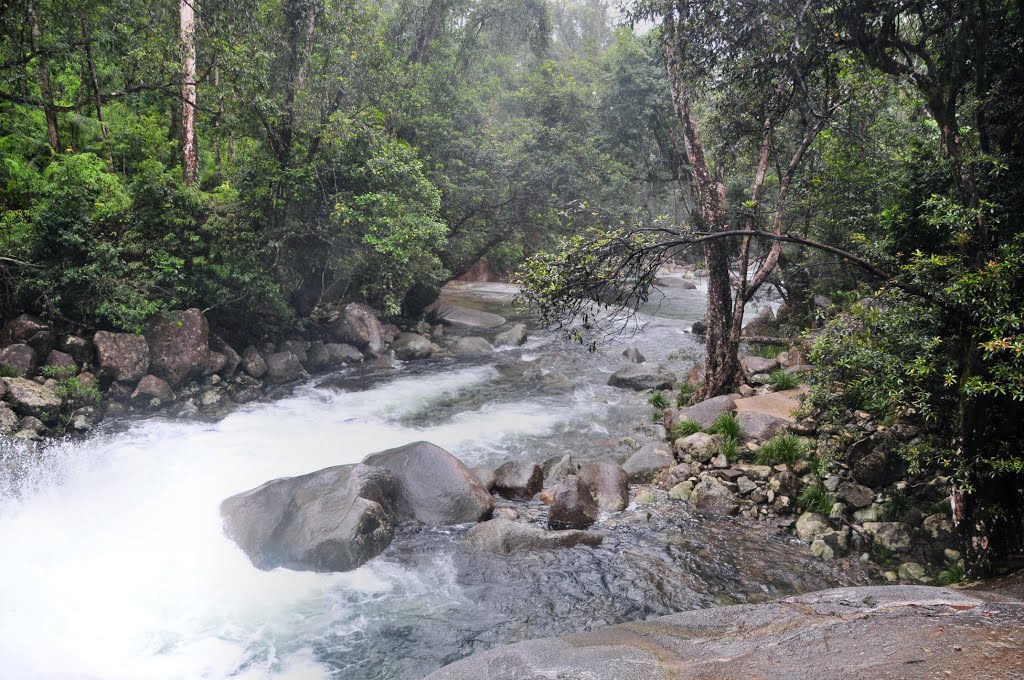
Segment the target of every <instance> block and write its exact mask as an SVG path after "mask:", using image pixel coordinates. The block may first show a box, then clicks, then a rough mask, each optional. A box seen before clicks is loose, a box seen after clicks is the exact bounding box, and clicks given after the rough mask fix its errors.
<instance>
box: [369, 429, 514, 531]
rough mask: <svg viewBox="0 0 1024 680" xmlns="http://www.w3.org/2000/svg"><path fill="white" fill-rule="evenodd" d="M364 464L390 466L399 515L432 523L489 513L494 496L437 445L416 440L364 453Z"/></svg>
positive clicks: (470, 519) (458, 521)
mask: <svg viewBox="0 0 1024 680" xmlns="http://www.w3.org/2000/svg"><path fill="white" fill-rule="evenodd" d="M363 464H365V465H373V466H376V467H382V468H386V469H387V470H389V471H390V472H391V473H392V474H394V476H395V477H396V478H397V479H398V483H399V487H400V493H399V495H398V496H397V498H396V500H397V504H396V505H395V506H394V511H395V514H396V516H397V517H398V518H399V519H415V520H416V521H417V522H422V523H424V524H429V525H431V526H441V525H446V524H463V523H465V522H479V521H481V520H483V519H486V518H487V517H490V515H491V510H493V509H494V499H492V498H491V494H490V493H488V491H487V489H485V488H484V486H483V485H482V484H481V483H480V481H479V480H478V479H477V477H476V476H475V475H474V474H473V472H472V471H471V470H470V469H469V468H467V467H466V466H465V465H463V464H462V462H461V461H460V460H459V459H458V458H456V457H455V456H453V455H452V454H450V453H448V452H447V451H445V450H444V449H442V448H441V447H439V446H434V445H433V444H431V443H429V442H416V443H415V444H407V445H405V446H400V447H398V448H395V449H389V450H387V451H381V452H380V453H375V454H373V455H370V456H367V457H366V458H365V459H364V460H363Z"/></svg>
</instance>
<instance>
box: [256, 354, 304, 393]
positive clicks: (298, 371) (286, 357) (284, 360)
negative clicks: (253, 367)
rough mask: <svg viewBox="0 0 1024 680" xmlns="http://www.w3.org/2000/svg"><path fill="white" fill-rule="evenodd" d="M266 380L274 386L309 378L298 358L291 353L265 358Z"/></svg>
mask: <svg viewBox="0 0 1024 680" xmlns="http://www.w3.org/2000/svg"><path fill="white" fill-rule="evenodd" d="M266 362H267V380H269V381H270V382H272V383H274V384H278V385H280V384H282V383H288V382H295V381H296V380H303V379H305V378H308V377H309V374H308V373H306V369H304V368H303V367H302V362H301V361H299V357H297V356H295V354H293V353H292V352H277V353H275V354H271V355H270V356H268V357H267V358H266Z"/></svg>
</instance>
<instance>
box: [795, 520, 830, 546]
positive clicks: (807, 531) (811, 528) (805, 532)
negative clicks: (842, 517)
mask: <svg viewBox="0 0 1024 680" xmlns="http://www.w3.org/2000/svg"><path fill="white" fill-rule="evenodd" d="M831 528H832V527H831V525H829V523H828V518H827V517H825V515H821V514H818V513H816V512H805V513H804V514H802V515H800V517H798V518H797V520H796V536H797V538H799V539H800V540H801V541H803V542H804V543H810V542H811V541H813V540H814V537H815V536H817V535H818V534H823V533H825V532H826V531H829V530H831Z"/></svg>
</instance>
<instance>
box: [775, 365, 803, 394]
mask: <svg viewBox="0 0 1024 680" xmlns="http://www.w3.org/2000/svg"><path fill="white" fill-rule="evenodd" d="M768 384H770V385H771V386H772V387H774V388H775V391H776V392H778V391H781V390H792V389H795V388H797V387H799V386H800V378H799V377H798V376H797V375H796V374H795V373H790V372H788V371H787V370H786V369H784V368H776V369H775V370H774V371H772V372H771V373H769V374H768Z"/></svg>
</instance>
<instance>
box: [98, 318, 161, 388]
mask: <svg viewBox="0 0 1024 680" xmlns="http://www.w3.org/2000/svg"><path fill="white" fill-rule="evenodd" d="M92 342H93V344H94V345H95V346H96V357H97V360H98V362H99V373H100V375H101V376H104V377H108V378H112V379H114V380H118V381H123V382H136V381H137V380H139V378H141V377H142V376H144V375H146V372H147V371H148V370H149V344H148V343H147V342H146V338H144V337H142V336H141V335H138V334H136V333H110V332H108V331H96V335H95V336H93V339H92Z"/></svg>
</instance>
